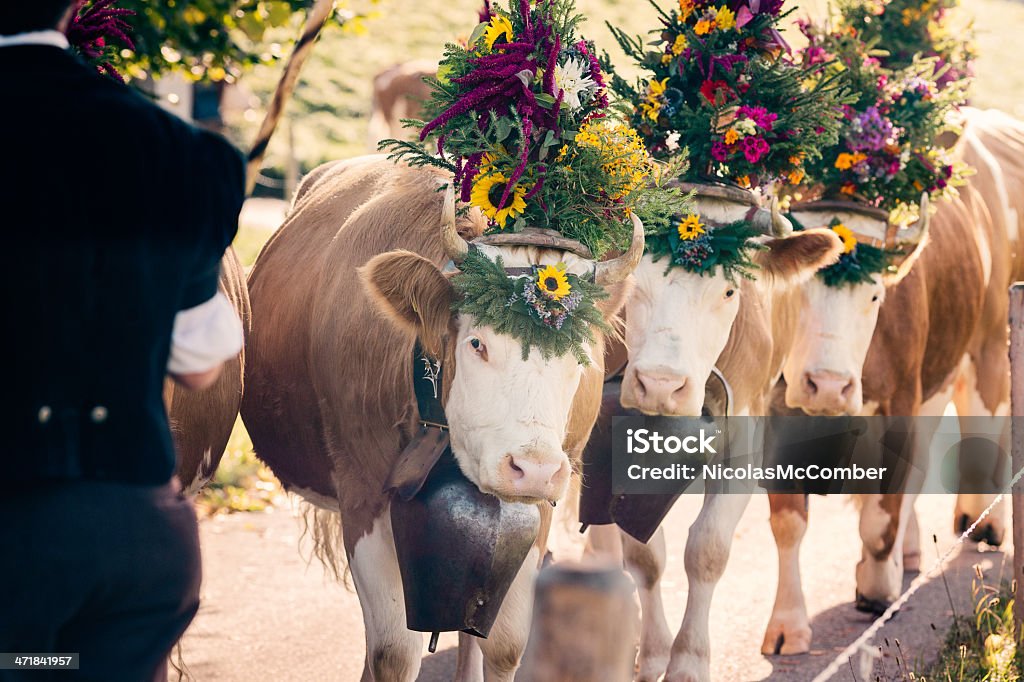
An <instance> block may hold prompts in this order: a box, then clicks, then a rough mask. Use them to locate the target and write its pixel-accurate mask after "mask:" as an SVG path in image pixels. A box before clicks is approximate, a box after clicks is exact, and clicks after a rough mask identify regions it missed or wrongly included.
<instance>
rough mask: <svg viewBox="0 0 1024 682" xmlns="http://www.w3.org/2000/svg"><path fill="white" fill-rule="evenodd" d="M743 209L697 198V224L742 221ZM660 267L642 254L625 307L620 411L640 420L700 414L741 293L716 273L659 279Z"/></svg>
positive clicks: (680, 272)
mask: <svg viewBox="0 0 1024 682" xmlns="http://www.w3.org/2000/svg"><path fill="white" fill-rule="evenodd" d="M749 210H750V206H749V205H746V204H740V203H736V202H732V201H727V200H724V199H718V198H710V197H698V199H697V211H698V213H699V214H700V216H701V218H702V219H704V220H711V221H714V222H716V223H719V224H724V223H731V222H734V221H737V220H742V219H743V218H744V217H745V216H746V215H747V212H748V211H749ZM666 268H667V261H666V259H665V258H662V259H661V260H660V261H659V262H654V260H653V259H652V258H651V256H650V255H645V256H644V258H643V260H642V261H640V265H639V267H637V269H636V270H635V271H634V273H633V277H634V279H635V280H636V286H635V287H634V289H633V294H632V295H631V297H630V299H629V301H627V303H626V320H627V323H626V346H627V347H628V348H629V363H628V364H627V365H626V370H625V373H624V376H623V379H622V394H621V402H622V406H623V407H626V408H631V409H636V410H640V411H641V412H644V413H646V414H662V415H671V416H691V417H692V416H699V415H700V413H701V408H702V407H703V406H704V384H705V383H706V382H707V379H708V377H709V376H711V370H712V368H713V367H714V366H715V362H716V361H717V360H718V356H719V355H720V354H721V352H722V350H723V349H724V348H725V344H726V343H727V342H728V340H729V331H730V330H731V329H732V323H733V320H735V319H736V314H737V312H738V311H739V302H740V291H739V287H738V286H736V284H735V283H733V282H730V281H729V280H728V279H727V278H726V277H725V274H724V273H723V271H722V268H720V267H716V268H715V269H714V273H713V274H712V275H710V276H709V275H704V276H703V277H702V276H700V275H697V274H695V273H692V272H688V271H686V270H684V269H682V268H671V269H669V270H668V272H667V273H666Z"/></svg>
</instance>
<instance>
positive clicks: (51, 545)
mask: <svg viewBox="0 0 1024 682" xmlns="http://www.w3.org/2000/svg"><path fill="white" fill-rule="evenodd" d="M72 4H73V3H72V2H71V0H31V1H28V0H26V1H23V2H5V3H2V4H0V91H2V92H3V99H2V100H0V135H2V136H3V144H2V145H0V149H2V150H3V155H2V156H3V158H2V161H0V167H2V170H0V210H2V211H3V214H2V217H0V226H2V230H0V234H2V238H3V240H4V245H5V248H4V256H5V258H4V264H3V265H2V266H0V278H2V280H3V287H2V288H3V292H4V318H5V324H4V327H5V328H6V329H7V331H6V332H5V333H4V334H3V336H4V345H3V347H4V356H5V357H6V359H7V362H6V365H7V369H6V371H5V379H6V381H5V386H4V389H5V392H6V393H7V395H8V401H7V402H8V408H6V409H5V410H4V418H3V424H4V427H5V428H4V430H3V432H4V439H3V442H2V445H0V594H2V595H3V597H2V601H0V668H12V669H6V670H4V669H0V680H8V679H10V680H21V679H26V680H32V681H36V680H42V679H47V677H46V675H47V674H58V675H60V677H59V679H67V677H66V676H68V675H70V676H71V679H88V680H105V681H107V680H132V681H136V682H137V681H139V680H151V679H154V676H156V675H158V674H159V671H160V670H161V667H162V665H163V661H164V659H165V657H166V655H167V653H168V651H169V650H170V648H171V647H172V645H173V644H174V643H175V641H176V640H177V639H178V637H179V636H180V635H181V634H182V632H183V631H184V630H185V628H186V627H187V625H188V623H189V622H190V621H191V620H192V618H193V616H194V615H195V612H196V609H197V608H198V601H199V581H200V563H199V547H198V536H197V527H196V518H195V512H194V510H193V508H192V506H191V503H190V502H188V501H186V500H184V499H183V498H182V497H181V495H180V493H179V492H178V491H177V490H176V486H175V484H174V483H172V475H173V471H174V450H173V446H172V441H171V434H170V430H169V427H168V422H167V415H166V411H165V408H164V404H163V401H162V386H163V382H164V379H165V377H166V376H167V375H168V373H169V374H170V375H171V376H172V377H173V378H174V379H175V380H176V381H178V382H179V383H181V384H183V385H184V386H186V387H189V388H194V389H200V388H203V387H205V386H208V385H209V384H211V383H212V382H213V381H214V380H215V379H216V376H217V373H218V372H219V368H220V366H221V364H222V363H223V361H224V360H226V359H227V358H229V357H233V356H234V355H235V354H236V353H237V352H238V350H239V349H240V347H241V341H242V332H241V325H240V323H239V322H238V319H237V315H236V314H235V312H234V310H233V309H232V308H231V305H230V304H229V303H228V302H227V300H226V299H225V298H224V297H223V295H221V294H218V292H217V280H218V272H219V270H218V268H219V261H220V259H221V256H222V255H223V253H224V250H225V248H226V247H227V246H228V245H229V244H230V242H231V240H232V238H233V237H234V234H235V231H236V229H237V218H238V212H239V210H240V208H241V204H242V200H243V198H244V178H243V173H244V169H243V163H242V158H241V156H240V155H239V153H238V152H237V151H236V150H235V149H234V148H233V147H232V146H231V145H230V144H228V143H227V142H226V141H224V140H223V139H222V138H220V137H218V136H216V135H213V134H211V133H208V132H204V131H201V130H198V129H196V128H193V127H192V126H189V125H188V124H186V123H184V122H182V121H180V120H179V119H177V118H176V117H174V116H173V115H171V114H169V113H167V112H165V111H163V110H162V109H160V108H159V107H158V106H156V105H154V104H153V103H151V102H150V101H148V100H147V99H146V98H145V97H143V96H141V95H139V94H137V93H135V92H134V91H133V90H132V89H131V88H129V87H127V86H125V85H123V84H120V83H118V82H116V81H115V80H114V79H111V78H108V77H106V76H102V75H99V74H98V73H96V72H95V71H94V70H93V69H92V68H91V67H89V66H87V65H86V64H84V63H83V62H81V61H80V60H79V59H78V58H77V57H76V56H74V55H73V54H72V53H71V52H70V51H69V50H68V49H67V48H68V45H67V41H66V39H65V38H64V35H63V29H64V28H65V27H66V25H67V22H68V21H69V19H70V13H71V5H72ZM11 653H22V654H49V653H77V654H79V659H78V666H79V667H78V670H77V672H71V673H68V672H61V673H53V672H52V671H51V672H50V673H46V672H39V671H25V670H24V665H22V666H20V668H19V666H17V665H13V664H11V663H10V662H8V661H5V660H3V659H4V656H3V654H11ZM22 664H24V660H23V661H22Z"/></svg>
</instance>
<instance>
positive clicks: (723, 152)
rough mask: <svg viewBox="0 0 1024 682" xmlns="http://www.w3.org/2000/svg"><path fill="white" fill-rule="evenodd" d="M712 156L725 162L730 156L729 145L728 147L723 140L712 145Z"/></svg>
mask: <svg viewBox="0 0 1024 682" xmlns="http://www.w3.org/2000/svg"><path fill="white" fill-rule="evenodd" d="M711 158H713V159H714V160H715V161H722V162H724V161H725V160H726V159H728V158H729V149H728V147H726V146H725V144H723V143H721V142H715V143H714V144H712V145H711Z"/></svg>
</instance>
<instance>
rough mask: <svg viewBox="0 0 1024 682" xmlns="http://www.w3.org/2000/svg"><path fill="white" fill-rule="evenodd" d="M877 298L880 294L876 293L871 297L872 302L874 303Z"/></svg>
mask: <svg viewBox="0 0 1024 682" xmlns="http://www.w3.org/2000/svg"><path fill="white" fill-rule="evenodd" d="M877 300H878V294H875V295H874V296H872V297H871V302H872V303H874V302H875V301H877Z"/></svg>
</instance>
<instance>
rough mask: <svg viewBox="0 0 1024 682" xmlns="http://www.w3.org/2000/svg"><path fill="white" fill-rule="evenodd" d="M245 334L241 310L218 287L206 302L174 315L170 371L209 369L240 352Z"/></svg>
mask: <svg viewBox="0 0 1024 682" xmlns="http://www.w3.org/2000/svg"><path fill="white" fill-rule="evenodd" d="M243 338H244V337H243V334H242V322H241V321H240V320H239V319H238V313H237V312H235V308H234V306H232V305H231V302H230V301H228V299H227V297H226V296H225V295H224V294H223V293H222V292H220V291H218V292H217V293H216V294H214V296H213V298H211V299H210V300H208V301H206V302H205V303H200V304H199V305H197V306H195V307H194V308H189V309H187V310H182V311H181V312H179V313H178V314H177V316H175V318H174V332H173V333H172V334H171V356H170V358H169V359H168V361H167V371H168V372H170V373H171V374H199V373H201V372H207V371H209V370H211V369H213V368H215V367H217V366H219V365H220V364H221V363H223V362H224V361H225V360H229V359H231V358H233V357H235V356H236V355H238V352H239V351H240V350H242V342H243Z"/></svg>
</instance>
